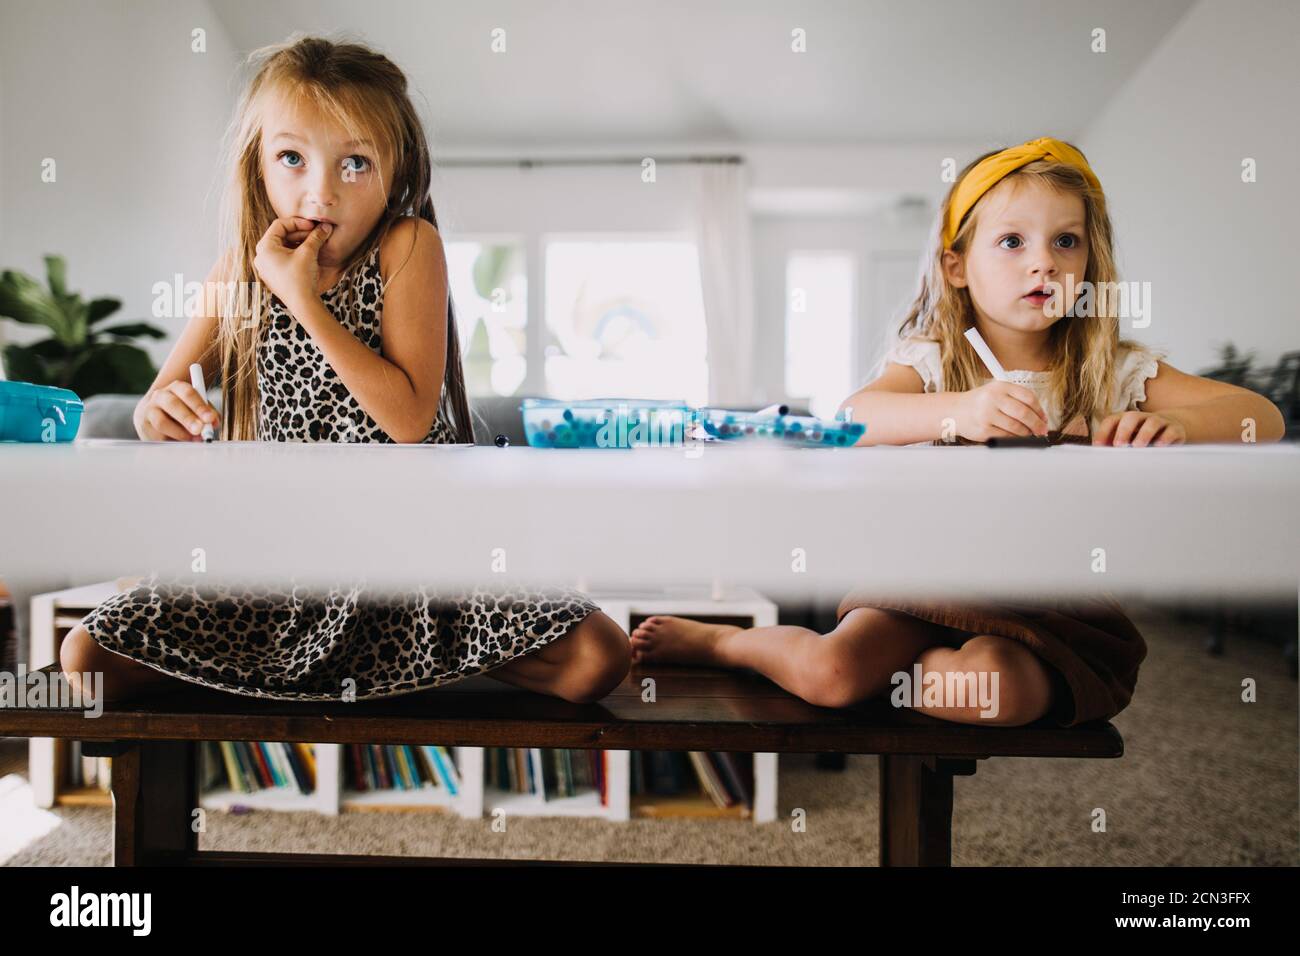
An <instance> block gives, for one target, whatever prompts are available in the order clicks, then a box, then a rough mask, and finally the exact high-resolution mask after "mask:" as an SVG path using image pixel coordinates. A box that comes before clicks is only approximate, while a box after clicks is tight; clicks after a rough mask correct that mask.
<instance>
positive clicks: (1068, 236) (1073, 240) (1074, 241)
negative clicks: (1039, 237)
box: [1056, 232, 1079, 249]
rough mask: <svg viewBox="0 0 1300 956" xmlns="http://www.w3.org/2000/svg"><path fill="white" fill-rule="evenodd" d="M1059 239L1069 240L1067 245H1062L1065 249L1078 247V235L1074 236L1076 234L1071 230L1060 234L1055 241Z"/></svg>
mask: <svg viewBox="0 0 1300 956" xmlns="http://www.w3.org/2000/svg"><path fill="white" fill-rule="evenodd" d="M1061 239H1069V240H1070V242H1069V245H1066V246H1064V247H1063V248H1065V249H1077V248H1078V247H1079V237H1078V236H1076V235H1075V234H1074V233H1072V232H1067V233H1065V234H1064V235H1062V236H1061V237H1060V238H1059V239H1057V240H1056V241H1057V242H1060V241H1061Z"/></svg>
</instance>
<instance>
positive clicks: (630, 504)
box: [0, 440, 1300, 598]
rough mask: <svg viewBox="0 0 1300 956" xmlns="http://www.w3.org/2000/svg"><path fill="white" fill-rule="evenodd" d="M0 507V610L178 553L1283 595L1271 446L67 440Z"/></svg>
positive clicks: (436, 566)
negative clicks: (612, 446) (4, 586)
mask: <svg viewBox="0 0 1300 956" xmlns="http://www.w3.org/2000/svg"><path fill="white" fill-rule="evenodd" d="M0 501H3V502H4V505H5V510H4V517H3V521H2V522H0V577H3V578H4V579H5V580H6V581H7V582H9V584H10V586H11V588H13V589H14V590H15V592H16V593H17V592H19V591H21V589H22V586H23V582H24V580H31V581H40V580H48V579H49V578H50V577H51V576H60V575H62V576H66V577H67V578H68V579H70V580H72V581H96V580H104V579H111V578H114V577H118V576H121V575H127V574H144V573H147V571H149V570H157V571H159V572H160V573H176V574H182V575H189V574H190V573H191V567H192V561H194V555H195V553H196V551H195V549H202V551H201V554H202V555H203V558H204V560H205V561H206V572H205V574H206V576H207V578H206V579H207V580H210V581H211V582H213V583H217V582H221V581H227V580H234V579H239V578H262V577H275V578H279V579H282V580H283V579H287V578H289V577H293V578H294V579H296V580H297V581H299V582H300V583H305V584H321V585H323V584H326V583H328V582H330V581H335V580H340V579H348V578H364V579H365V580H367V581H368V582H370V583H371V585H372V586H379V585H381V584H387V585H391V586H392V587H394V588H404V587H410V586H412V585H416V584H428V583H430V582H434V581H438V582H442V583H445V584H448V585H450V584H468V583H479V584H487V585H490V586H497V585H505V584H515V583H521V582H523V581H547V582H554V583H565V584H574V583H580V584H582V585H584V586H594V587H609V588H625V587H638V586H646V585H651V584H663V583H677V582H696V583H698V582H701V581H711V580H722V581H726V582H733V583H742V584H745V585H749V586H752V587H755V588H757V589H759V590H760V591H763V592H765V593H767V594H769V595H771V596H773V597H776V598H779V597H781V596H783V595H786V594H806V593H807V591H808V589H809V587H810V586H815V587H817V588H822V587H827V588H843V589H845V590H847V589H849V588H851V587H858V586H871V587H873V588H877V589H879V590H880V591H881V592H882V593H888V594H891V595H898V596H900V597H902V596H927V595H928V596H938V595H945V596H953V597H959V596H972V597H973V596H993V595H997V596H1003V597H1008V598H1010V597H1013V596H1016V595H1023V594H1032V593H1043V592H1051V593H1055V594H1061V595H1066V594H1084V593H1095V592H1096V591H1097V590H1099V589H1100V590H1105V591H1109V592H1111V593H1114V594H1122V593H1140V594H1150V595H1158V596H1162V597H1173V596H1179V595H1202V594H1205V593H1207V592H1219V593H1222V594H1232V595H1234V596H1239V597H1256V596H1257V597H1276V596H1278V595H1280V594H1289V595H1293V594H1295V593H1296V588H1297V580H1300V447H1296V446H1293V445H1282V444H1269V445H1191V446H1181V447H1169V448H1145V449H1136V448H1102V447H1099V448H1092V447H1085V446H1073V445H1061V446H1057V447H1052V448H1044V449H1006V448H987V447H984V446H960V447H947V448H943V447H907V448H891V447H876V448H853V449H795V448H787V447H754V446H742V445H725V446H723V445H718V444H712V445H709V446H707V447H705V448H703V449H702V453H700V452H699V450H697V451H695V452H687V451H685V450H683V449H681V448H651V449H637V450H604V449H601V450H540V449H531V448H508V449H498V448H494V447H468V448H467V447H441V448H440V447H438V446H429V445H424V446H420V445H374V444H355V445H340V444H328V443H323V444H282V443H272V442H247V443H245V442H230V443H220V442H218V443H213V444H209V445H204V444H201V443H174V442H167V443H154V442H134V441H111V440H87V441H78V442H74V443H71V444H62V445H18V444H6V445H0ZM1097 549H1102V550H1101V551H1098V550H1097ZM1103 552H1104V562H1105V571H1104V573H1101V572H1099V571H1098V570H1096V569H1097V568H1098V567H1099V564H1098V559H1099V555H1102V554H1103ZM503 559H504V571H502V570H501V568H502V560H503ZM801 562H802V565H801ZM801 566H802V567H803V568H804V569H805V570H799V568H800V567H801Z"/></svg>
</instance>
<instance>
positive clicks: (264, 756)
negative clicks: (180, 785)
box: [199, 740, 316, 794]
mask: <svg viewBox="0 0 1300 956" xmlns="http://www.w3.org/2000/svg"><path fill="white" fill-rule="evenodd" d="M199 773H200V785H201V788H202V789H204V790H209V789H212V788H216V787H222V786H225V787H229V788H230V790H232V791H234V792H235V793H253V792H254V791H257V790H269V789H274V788H276V787H283V788H292V789H294V790H297V791H298V792H299V793H302V794H309V793H312V792H313V791H314V790H315V789H316V755H315V752H314V751H313V750H312V748H311V745H310V744H300V743H285V742H272V741H248V740H220V741H212V740H205V741H203V743H202V746H201V748H200V769H199Z"/></svg>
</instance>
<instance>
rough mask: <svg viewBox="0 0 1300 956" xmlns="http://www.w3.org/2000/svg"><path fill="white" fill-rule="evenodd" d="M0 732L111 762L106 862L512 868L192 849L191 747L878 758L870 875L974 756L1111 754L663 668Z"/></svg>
mask: <svg viewBox="0 0 1300 956" xmlns="http://www.w3.org/2000/svg"><path fill="white" fill-rule="evenodd" d="M43 670H44V671H45V672H47V673H48V672H53V671H55V670H56V668H55V666H54V665H51V666H50V667H47V668H43ZM647 677H652V678H654V679H655V697H656V700H655V701H654V702H653V703H647V702H643V700H642V692H641V682H642V681H643V680H644V679H645V678H647ZM0 736H17V737H61V738H65V739H69V740H81V741H83V742H84V743H83V752H84V753H85V754H87V755H88V756H95V755H99V756H111V757H112V758H113V774H112V787H113V864H114V865H115V866H142V865H246V864H263V865H265V864H272V865H309V866H337V865H366V864H370V865H428V864H439V865H468V864H476V865H509V866H517V865H520V861H518V860H469V859H463V858H456V859H435V858H427V857H423V858H413V857H366V856H345V855H333V854H327V855H319V854H292V853H227V852H216V851H209V850H204V851H200V850H199V849H198V837H197V834H196V833H194V832H193V830H192V829H191V819H192V816H191V814H192V811H193V809H194V808H195V807H197V806H198V805H199V798H198V793H197V787H198V773H197V766H196V760H197V751H198V746H197V742H198V741H203V740H278V741H301V742H305V743H378V744H403V743H405V744H422V743H429V744H442V745H446V746H470V747H573V748H596V749H610V750H676V751H685V750H716V751H735V752H764V753H817V754H878V755H879V757H880V863H881V865H882V866H917V865H923V866H948V865H950V863H951V846H952V799H953V777H954V776H968V775H970V774H973V773H974V772H975V768H976V763H977V761H979V760H984V759H987V758H989V757H1119V756H1121V755H1122V754H1123V752H1124V742H1123V739H1122V738H1121V737H1120V735H1119V732H1118V731H1117V730H1116V729H1115V728H1114V727H1113V726H1112V725H1111V724H1109V723H1098V724H1092V725H1087V726H1081V727H1074V728H1069V729H1062V728H1057V727H1052V726H1046V725H1040V724H1035V725H1031V726H1028V727H975V726H968V725H962V724H953V723H947V722H944V721H939V720H936V719H934V718H931V717H926V716H924V715H922V714H918V713H915V712H911V711H906V710H896V709H894V708H892V707H890V706H889V705H888V703H887V702H882V701H873V702H871V703H869V704H866V705H863V706H860V707H856V708H848V709H844V710H829V709H825V708H820V707H814V706H811V705H809V704H807V703H805V702H803V701H802V700H799V699H798V698H796V697H793V696H791V695H790V694H787V693H786V692H785V691H783V690H782V689H781V688H779V687H777V686H776V685H775V684H772V683H771V682H770V681H768V680H766V679H765V678H763V677H761V676H759V675H757V674H754V673H753V672H749V671H741V672H736V671H722V670H711V669H704V668H688V667H678V666H667V665H662V666H637V667H635V668H634V669H633V671H632V673H631V674H630V675H629V677H628V679H627V680H626V681H625V682H624V683H623V684H622V686H620V687H619V688H618V689H617V690H616V691H615V692H614V693H613V694H611V695H609V696H608V697H606V698H605V699H604V700H602V701H599V702H598V703H594V704H584V705H577V704H570V703H568V702H566V701H563V700H559V699H557V698H551V697H546V696H542V695H539V694H533V693H530V692H527V691H523V690H519V689H516V688H513V687H510V686H508V685H505V684H503V683H501V682H499V681H495V680H492V679H490V678H487V677H483V676H481V675H480V676H478V677H472V678H468V679H466V680H463V681H460V682H458V683H456V684H453V685H450V686H448V687H445V688H439V689H435V690H430V691H423V692H420V693H417V694H408V695H405V696H402V697H394V698H389V699H386V700H378V701H362V702H357V703H351V704H346V703H338V704H333V703H331V704H320V703H303V702H280V701H270V700H259V699H256V698H249V697H241V696H238V695H234V694H225V693H221V692H218V691H211V690H207V689H205V688H200V687H197V686H195V687H184V688H181V689H180V690H177V691H174V692H173V691H168V692H166V693H165V694H158V695H155V696H153V697H150V698H147V699H142V700H139V701H137V702H133V703H128V704H122V705H110V706H109V707H106V708H105V709H104V712H103V714H102V715H101V716H99V717H98V718H93V719H91V718H86V717H84V716H83V715H82V712H81V711H79V710H67V709H59V708H52V707H45V708H12V709H0ZM527 862H528V863H531V864H548V865H554V864H556V863H558V862H560V861H544V860H540V861H527Z"/></svg>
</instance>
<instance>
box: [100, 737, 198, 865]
mask: <svg viewBox="0 0 1300 956" xmlns="http://www.w3.org/2000/svg"><path fill="white" fill-rule="evenodd" d="M84 749H85V748H84V746H83V752H84ZM95 749H97V750H102V751H105V753H104V754H103V755H105V756H112V758H113V865H114V866H156V865H161V864H169V863H170V864H180V863H184V862H186V861H189V860H192V859H193V857H194V856H195V855H196V854H197V853H198V849H199V841H198V834H197V833H195V832H194V830H193V821H194V810H195V809H196V808H197V807H198V805H199V794H198V771H197V766H196V763H195V761H196V759H197V755H198V749H197V745H196V744H195V743H194V741H191V740H139V741H119V742H113V743H109V744H100V745H99V747H98V748H95Z"/></svg>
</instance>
